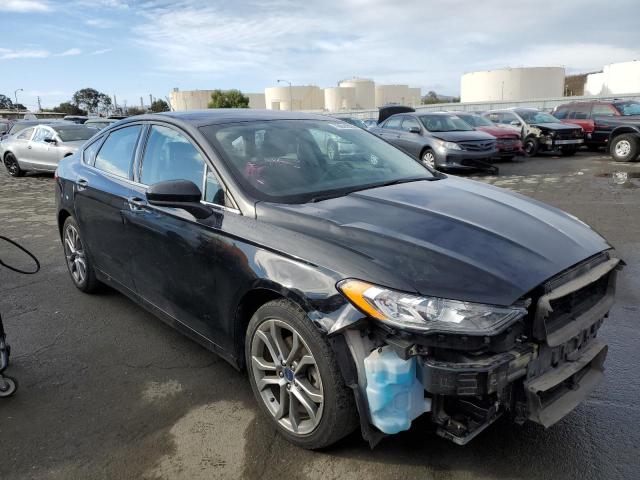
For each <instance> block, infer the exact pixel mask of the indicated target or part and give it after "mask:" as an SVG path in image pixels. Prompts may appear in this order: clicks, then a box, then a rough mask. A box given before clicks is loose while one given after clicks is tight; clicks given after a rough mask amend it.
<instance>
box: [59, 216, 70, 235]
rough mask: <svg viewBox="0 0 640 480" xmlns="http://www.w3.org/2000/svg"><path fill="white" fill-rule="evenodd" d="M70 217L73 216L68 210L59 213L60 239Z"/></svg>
mask: <svg viewBox="0 0 640 480" xmlns="http://www.w3.org/2000/svg"><path fill="white" fill-rule="evenodd" d="M70 216H71V214H70V213H69V212H67V211H66V210H60V212H59V213H58V232H60V238H62V226H63V225H64V222H65V221H66V220H67V218H68V217H70Z"/></svg>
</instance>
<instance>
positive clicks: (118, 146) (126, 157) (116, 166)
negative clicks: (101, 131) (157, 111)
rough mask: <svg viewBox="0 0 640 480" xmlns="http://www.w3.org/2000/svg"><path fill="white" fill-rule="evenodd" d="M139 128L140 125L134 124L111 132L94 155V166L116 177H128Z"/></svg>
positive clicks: (140, 128) (140, 127)
mask: <svg viewBox="0 0 640 480" xmlns="http://www.w3.org/2000/svg"><path fill="white" fill-rule="evenodd" d="M141 130H142V126H141V125H134V126H131V127H125V128H121V129H119V130H116V131H115V132H112V133H111V134H110V135H109V138H107V140H106V141H105V142H104V143H103V144H102V148H100V152H98V155H97V156H96V162H95V167H96V168H97V169H99V170H103V171H105V172H108V173H112V174H113V175H117V176H118V177H122V178H129V169H130V166H131V161H132V160H133V152H135V149H136V144H137V142H138V137H139V136H140V131H141ZM94 132H95V130H94Z"/></svg>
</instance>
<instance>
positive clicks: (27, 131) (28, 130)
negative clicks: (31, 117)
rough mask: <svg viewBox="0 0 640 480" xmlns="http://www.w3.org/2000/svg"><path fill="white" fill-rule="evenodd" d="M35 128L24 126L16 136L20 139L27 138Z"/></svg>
mask: <svg viewBox="0 0 640 480" xmlns="http://www.w3.org/2000/svg"><path fill="white" fill-rule="evenodd" d="M34 130H35V128H33V127H31V128H25V129H24V130H23V131H22V132H20V134H19V135H18V136H17V137H16V138H18V139H20V140H29V139H30V138H31V135H32V134H33V131H34Z"/></svg>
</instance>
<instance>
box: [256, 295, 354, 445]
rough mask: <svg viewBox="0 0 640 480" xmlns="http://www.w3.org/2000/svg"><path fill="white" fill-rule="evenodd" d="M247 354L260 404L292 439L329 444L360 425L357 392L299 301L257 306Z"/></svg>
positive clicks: (276, 301)
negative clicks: (356, 401) (354, 394)
mask: <svg viewBox="0 0 640 480" xmlns="http://www.w3.org/2000/svg"><path fill="white" fill-rule="evenodd" d="M296 345H297V347H296ZM245 360H246V365H247V371H248V374H249V383H250V384H251V389H252V390H253V393H254V396H255V398H256V400H257V402H258V404H259V405H260V408H261V409H262V411H263V412H264V413H265V414H266V416H267V417H268V418H269V420H270V421H271V423H272V424H273V425H274V426H275V427H276V429H277V430H278V432H279V433H280V434H281V435H282V436H283V437H285V438H286V439H287V440H289V441H290V442H291V443H293V444H295V445H297V446H299V447H302V448H308V449H316V448H322V447H326V446H328V445H331V444H333V443H335V442H337V441H338V440H340V439H341V438H342V437H344V436H346V435H348V434H349V433H351V432H352V431H353V430H354V429H355V428H356V426H357V425H358V416H357V411H356V408H355V401H354V396H353V392H352V391H351V390H350V389H349V388H348V387H347V386H346V385H345V383H344V379H343V377H342V374H341V373H340V369H339V367H338V363H337V362H336V359H335V357H334V354H333V351H332V350H331V348H330V347H329V345H328V343H327V341H326V339H325V337H324V336H323V335H321V334H320V332H319V331H318V330H317V328H316V327H315V326H314V325H313V324H312V323H311V321H310V320H309V318H308V317H307V315H306V313H305V312H304V311H303V310H302V309H301V308H300V307H298V306H297V305H295V304H294V303H292V302H290V301H288V300H284V299H281V300H273V301H271V302H268V303H266V304H265V305H263V306H262V307H260V308H259V309H258V310H257V311H256V313H255V314H254V315H253V317H252V318H251V321H250V322H249V325H248V327H247V335H246V339H245Z"/></svg>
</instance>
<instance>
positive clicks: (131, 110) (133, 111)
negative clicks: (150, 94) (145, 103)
mask: <svg viewBox="0 0 640 480" xmlns="http://www.w3.org/2000/svg"><path fill="white" fill-rule="evenodd" d="M143 113H147V112H146V111H145V110H143V109H142V108H139V107H127V115H142V114H143Z"/></svg>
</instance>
